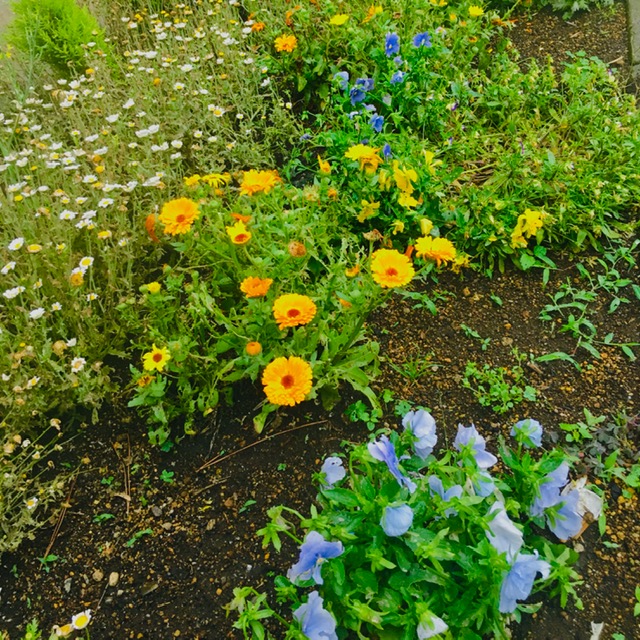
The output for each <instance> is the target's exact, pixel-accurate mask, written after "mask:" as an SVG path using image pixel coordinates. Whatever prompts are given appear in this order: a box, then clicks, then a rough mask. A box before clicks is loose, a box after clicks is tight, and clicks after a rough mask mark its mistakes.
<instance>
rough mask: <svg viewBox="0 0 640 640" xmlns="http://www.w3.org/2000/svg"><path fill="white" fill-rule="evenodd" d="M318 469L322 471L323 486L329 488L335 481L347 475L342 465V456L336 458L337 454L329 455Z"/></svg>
mask: <svg viewBox="0 0 640 640" xmlns="http://www.w3.org/2000/svg"><path fill="white" fill-rule="evenodd" d="M320 471H321V472H322V473H324V477H325V483H324V486H325V487H329V488H331V487H332V486H333V485H334V484H335V483H336V482H340V480H342V478H344V477H345V476H346V475H347V472H346V471H345V469H344V467H343V466H342V458H338V457H337V456H329V457H328V458H327V459H326V460H325V461H324V462H323V463H322V468H321V469H320Z"/></svg>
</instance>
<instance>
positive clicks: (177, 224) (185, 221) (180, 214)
mask: <svg viewBox="0 0 640 640" xmlns="http://www.w3.org/2000/svg"><path fill="white" fill-rule="evenodd" d="M199 216H200V209H199V208H198V203H197V202H194V201H193V200H189V198H178V199H177V200H170V201H169V202H165V203H164V205H162V211H161V212H160V216H159V217H158V220H159V221H160V222H162V224H163V225H164V231H165V233H168V234H169V235H172V236H176V235H178V234H181V233H188V232H189V231H190V230H191V225H192V224H193V223H194V222H195V221H196V220H197V219H198V217H199Z"/></svg>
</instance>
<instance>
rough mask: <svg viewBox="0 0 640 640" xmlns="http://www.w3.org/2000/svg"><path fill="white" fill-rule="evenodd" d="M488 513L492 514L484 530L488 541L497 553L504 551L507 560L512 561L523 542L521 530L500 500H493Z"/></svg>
mask: <svg viewBox="0 0 640 640" xmlns="http://www.w3.org/2000/svg"><path fill="white" fill-rule="evenodd" d="M488 515H489V516H493V517H492V518H491V520H490V521H489V523H488V524H489V528H488V530H486V531H485V533H486V534H487V538H489V542H490V543H491V544H492V545H493V547H494V548H495V549H496V550H497V551H498V553H506V554H507V560H508V561H509V562H512V561H513V559H514V558H515V557H516V556H517V555H518V552H519V551H520V548H521V547H522V545H523V544H524V536H523V535H522V531H520V529H518V528H517V527H516V525H515V524H513V522H512V521H511V518H509V516H508V515H507V512H506V510H505V508H504V505H503V504H502V502H494V503H493V504H492V505H491V509H489V514H488Z"/></svg>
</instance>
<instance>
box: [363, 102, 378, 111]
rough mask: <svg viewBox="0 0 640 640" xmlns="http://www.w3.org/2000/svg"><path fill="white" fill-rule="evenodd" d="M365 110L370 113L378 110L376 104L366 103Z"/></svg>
mask: <svg viewBox="0 0 640 640" xmlns="http://www.w3.org/2000/svg"><path fill="white" fill-rule="evenodd" d="M364 110H365V111H368V112H369V113H375V112H376V105H375V104H365V105H364Z"/></svg>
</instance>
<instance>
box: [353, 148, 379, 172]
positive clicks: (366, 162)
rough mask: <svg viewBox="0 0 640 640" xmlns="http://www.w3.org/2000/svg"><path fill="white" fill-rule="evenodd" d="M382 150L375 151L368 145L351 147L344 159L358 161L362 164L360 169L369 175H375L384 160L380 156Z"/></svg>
mask: <svg viewBox="0 0 640 640" xmlns="http://www.w3.org/2000/svg"><path fill="white" fill-rule="evenodd" d="M378 151H380V149H374V148H373V147H370V146H369V145H366V144H356V145H354V146H353V147H351V148H350V149H349V150H348V151H347V152H346V153H345V154H344V157H345V158H348V159H349V160H357V161H358V162H359V163H360V169H361V170H365V171H366V172H367V173H375V172H376V171H377V169H378V166H379V165H380V164H381V163H382V158H381V157H380V156H379V155H378Z"/></svg>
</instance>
